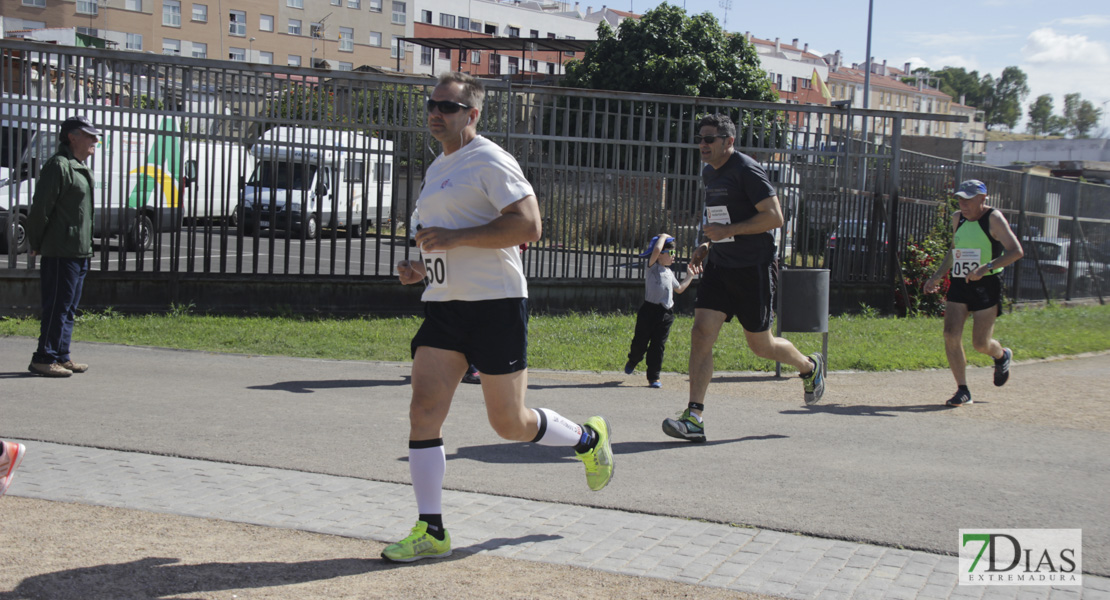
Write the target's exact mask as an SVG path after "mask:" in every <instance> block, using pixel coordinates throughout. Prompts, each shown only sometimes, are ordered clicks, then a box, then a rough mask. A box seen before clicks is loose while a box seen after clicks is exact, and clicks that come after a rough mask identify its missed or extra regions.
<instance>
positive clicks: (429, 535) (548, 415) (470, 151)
mask: <svg viewBox="0 0 1110 600" xmlns="http://www.w3.org/2000/svg"><path fill="white" fill-rule="evenodd" d="M484 100H485V88H484V87H483V86H482V84H481V82H479V81H478V80H477V79H475V78H473V77H471V76H469V75H465V74H462V73H445V74H443V75H441V76H440V78H439V84H438V85H436V87H435V90H434V91H433V92H432V96H431V97H430V98H428V130H429V131H430V132H431V134H432V137H433V138H435V139H436V140H437V141H439V143H440V144H441V145H442V146H443V153H442V154H440V155H439V156H437V157H436V159H435V160H434V161H433V162H432V164H431V165H429V167H428V169H427V171H426V172H425V174H424V184H423V186H422V187H421V189H420V197H419V198H418V199H417V200H416V208H417V213H418V214H419V215H420V223H419V224H417V225H418V227H417V232H416V236H415V241H416V245H417V246H418V247H419V249H420V255H421V260H419V261H408V260H403V261H401V262H400V263H399V264H398V265H397V274H398V277H400V280H401V283H403V284H406V285H409V284H415V283H419V282H422V281H423V282H424V285H425V288H424V294H423V296H422V300H423V301H424V322H423V324H421V326H420V329H419V330H418V331H417V332H416V335H415V336H414V337H413V339H412V344H411V351H412V357H413V360H412V400H411V404H410V407H409V472H410V474H411V475H412V488H413V492H414V494H415V495H416V504H417V507H418V510H419V518H418V519H417V522H416V526H415V527H413V528H412V533H411V534H410V535H409V536H408V537H406V538H405V539H403V540H401V541H399V542H397V543H395V544H390V545H389V546H387V547H386V548H385V550H383V551H382V557H384V558H386V559H388V560H391V561H395V562H412V561H415V560H420V559H423V558H440V557H444V556H448V555H450V554H451V536H450V535H448V533H447V530H446V529H445V528H444V526H443V509H442V506H441V504H442V503H441V500H442V495H443V478H444V473H445V470H446V454H445V452H444V447H443V424H444V421H446V419H447V412H448V411H449V410H450V408H451V399H452V397H453V396H454V394H455V389H456V388H457V387H458V386H459V381H460V380H461V379H462V376H463V374H464V373H465V372H466V370H467V366H468V364H473V365H474V366H476V367H477V368H478V371H480V372H481V386H482V395H483V397H484V398H485V404H486V414H487V415H488V417H489V422H490V424H491V425H492V426H493V429H494V430H495V431H496V432H497V433H498V435H500V436H501V437H503V438H505V439H509V440H516V441H519V442H532V443H533V444H539V445H543V446H564V447H572V448H574V451H575V455H576V456H577V458H578V459H579V460H581V461H582V462H583V463H585V466H586V483H587V485H588V487H589V488H590V489H591V490H594V491H597V490H600V489H602V488H604V487H605V486H606V485H607V484H608V483H609V480H610V478H611V477H612V475H613V451H612V446H611V444H610V442H609V433H610V430H609V423H608V421H606V420H605V419H604V418H602V417H590V418H589V419H587V420H586V422H585V423H583V424H578V423H575V422H573V421H571V420H569V419H567V418H565V417H563V416H562V415H560V414H558V413H556V412H555V411H553V410H550V409H547V408H539V409H530V408H528V407H527V406H525V405H524V393H525V390H527V388H528V286H527V282H526V281H525V279H524V268H523V263H522V262H521V259H520V250H519V246H520V245H521V244H524V243H528V242H534V241H536V240H538V239H539V238H540V233H541V219H540V208H539V203H538V202H537V201H536V195H535V192H534V191H533V190H532V185H531V184H530V183H528V180H527V179H525V177H524V172H523V171H522V170H521V168H520V164H518V163H517V161H516V159H514V158H513V156H512V155H511V154H509V153H508V152H506V151H505V150H503V149H502V148H501V147H500V146H498V145H497V144H495V143H493V142H491V141H490V140H488V139H486V138H484V137H482V136H480V135H478V132H477V123H478V119H479V117H480V116H481V112H482V105H483V102H484Z"/></svg>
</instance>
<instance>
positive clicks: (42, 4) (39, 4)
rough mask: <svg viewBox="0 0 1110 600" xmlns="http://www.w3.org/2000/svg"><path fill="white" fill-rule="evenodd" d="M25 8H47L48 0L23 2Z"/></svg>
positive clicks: (25, 0)
mask: <svg viewBox="0 0 1110 600" xmlns="http://www.w3.org/2000/svg"><path fill="white" fill-rule="evenodd" d="M23 6H33V7H35V8H46V0H23Z"/></svg>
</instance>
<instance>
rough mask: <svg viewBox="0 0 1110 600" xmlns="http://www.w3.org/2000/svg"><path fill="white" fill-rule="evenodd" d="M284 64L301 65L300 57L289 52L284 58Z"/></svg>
mask: <svg viewBox="0 0 1110 600" xmlns="http://www.w3.org/2000/svg"><path fill="white" fill-rule="evenodd" d="M285 64H287V65H289V66H290V67H299V66H301V57H300V56H297V55H296V54H290V55H289V57H288V58H286V59H285Z"/></svg>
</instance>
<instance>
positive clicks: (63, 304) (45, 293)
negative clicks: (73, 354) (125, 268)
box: [31, 256, 89, 364]
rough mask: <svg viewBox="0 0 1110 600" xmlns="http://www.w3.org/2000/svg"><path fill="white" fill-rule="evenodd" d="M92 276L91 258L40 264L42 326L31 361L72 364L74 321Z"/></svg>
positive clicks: (41, 261)
mask: <svg viewBox="0 0 1110 600" xmlns="http://www.w3.org/2000/svg"><path fill="white" fill-rule="evenodd" d="M88 272H89V259H87V258H53V257H47V256H44V257H42V259H41V260H40V262H39V276H40V279H41V280H42V325H41V328H40V330H39V347H38V350H36V351H35V354H34V356H32V357H31V362H34V363H45V364H50V363H54V362H57V363H64V362H66V361H67V360H69V341H70V338H72V337H73V318H74V316H76V314H77V303H78V302H80V301H81V288H82V287H83V286H84V285H85V275H86V274H88Z"/></svg>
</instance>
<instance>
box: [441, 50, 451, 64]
mask: <svg viewBox="0 0 1110 600" xmlns="http://www.w3.org/2000/svg"><path fill="white" fill-rule="evenodd" d="M439 58H440V59H441V60H447V61H449V60H451V51H450V50H443V49H440V51H439Z"/></svg>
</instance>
